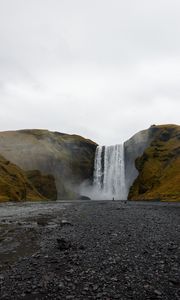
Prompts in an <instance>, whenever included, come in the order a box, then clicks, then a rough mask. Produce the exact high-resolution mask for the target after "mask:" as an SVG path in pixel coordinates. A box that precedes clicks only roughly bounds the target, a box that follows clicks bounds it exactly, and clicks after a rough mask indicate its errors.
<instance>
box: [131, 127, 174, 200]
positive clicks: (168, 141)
mask: <svg viewBox="0 0 180 300" xmlns="http://www.w3.org/2000/svg"><path fill="white" fill-rule="evenodd" d="M148 135H149V138H148V144H149V145H148V144H147V146H146V147H145V149H144V152H143V154H142V155H139V157H136V160H135V165H136V169H137V170H138V176H137V178H136V179H135V181H134V182H133V184H132V186H131V188H130V192H129V199H130V200H169V201H171V200H172V201H180V184H179V183H180V126H177V125H161V126H152V127H151V128H150V129H149V130H148ZM149 142H150V143H149Z"/></svg>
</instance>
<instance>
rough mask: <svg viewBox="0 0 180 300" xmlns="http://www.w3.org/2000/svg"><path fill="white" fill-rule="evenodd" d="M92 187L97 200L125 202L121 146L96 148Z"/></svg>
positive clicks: (122, 151) (122, 150)
mask: <svg viewBox="0 0 180 300" xmlns="http://www.w3.org/2000/svg"><path fill="white" fill-rule="evenodd" d="M93 185H94V188H95V190H96V194H97V196H96V197H97V198H98V199H102V200H103V199H104V200H106V199H107V200H112V199H113V198H114V199H115V200H126V198H127V194H126V184H125V164H124V145H123V144H122V145H115V146H99V147H97V149H96V154H95V164H94V182H93Z"/></svg>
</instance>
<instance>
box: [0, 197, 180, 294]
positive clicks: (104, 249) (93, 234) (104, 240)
mask: <svg viewBox="0 0 180 300" xmlns="http://www.w3.org/2000/svg"><path fill="white" fill-rule="evenodd" d="M179 272H180V204H178V203H160V202H159V203H158V202H154V203H147V202H143V203H140V202H124V201H77V202H69V201H64V202H61V201H57V202H48V203H24V204H21V203H17V204H14V203H9V204H0V299H8V300H9V299H69V300H71V299H83V300H84V299H105V300H108V299H109V300H110V299H137V300H139V299H140V300H141V299H163V300H166V299H168V300H171V299H175V300H176V299H180V273H179Z"/></svg>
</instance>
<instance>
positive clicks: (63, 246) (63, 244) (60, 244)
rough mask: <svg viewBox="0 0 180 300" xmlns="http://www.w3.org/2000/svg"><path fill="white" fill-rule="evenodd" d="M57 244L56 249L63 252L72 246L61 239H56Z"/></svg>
mask: <svg viewBox="0 0 180 300" xmlns="http://www.w3.org/2000/svg"><path fill="white" fill-rule="evenodd" d="M57 243H58V248H59V249H60V250H61V251H63V250H69V249H70V248H72V244H71V242H69V241H67V240H65V239H63V238H58V239H57Z"/></svg>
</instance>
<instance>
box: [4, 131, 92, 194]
mask: <svg viewBox="0 0 180 300" xmlns="http://www.w3.org/2000/svg"><path fill="white" fill-rule="evenodd" d="M96 147H97V144H96V143H94V142H92V141H91V140H89V139H85V138H83V137H81V136H78V135H68V134H64V133H59V132H50V131H48V130H41V129H40V130H39V129H32V130H31V129H28V130H20V131H11V132H1V133H0V153H2V154H3V155H5V156H6V157H7V158H8V159H9V160H11V161H13V163H15V164H17V165H18V166H20V167H21V168H22V169H24V170H27V171H28V170H32V169H37V170H40V171H41V172H43V173H44V174H52V175H53V176H54V177H55V180H56V186H57V189H58V199H72V198H75V196H76V187H77V186H79V184H81V183H82V182H83V181H84V180H90V181H91V180H92V176H93V168H94V156H95V150H96ZM74 187H75V189H74Z"/></svg>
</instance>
